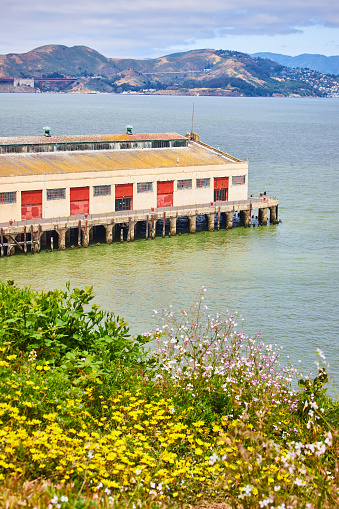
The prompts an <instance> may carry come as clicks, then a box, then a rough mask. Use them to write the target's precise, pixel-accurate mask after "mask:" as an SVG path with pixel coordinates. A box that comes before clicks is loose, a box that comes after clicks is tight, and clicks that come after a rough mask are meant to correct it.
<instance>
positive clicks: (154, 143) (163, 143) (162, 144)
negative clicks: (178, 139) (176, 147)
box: [152, 140, 170, 148]
mask: <svg viewBox="0 0 339 509" xmlns="http://www.w3.org/2000/svg"><path fill="white" fill-rule="evenodd" d="M169 146H170V142H169V141H168V140H156V141H152V148H165V147H169Z"/></svg>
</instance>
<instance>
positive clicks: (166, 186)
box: [157, 180, 173, 207]
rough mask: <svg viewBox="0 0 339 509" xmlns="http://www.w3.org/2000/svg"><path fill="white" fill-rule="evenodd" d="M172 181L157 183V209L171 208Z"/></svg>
mask: <svg viewBox="0 0 339 509" xmlns="http://www.w3.org/2000/svg"><path fill="white" fill-rule="evenodd" d="M172 205H173V180H167V181H165V182H158V183H157V207H172Z"/></svg>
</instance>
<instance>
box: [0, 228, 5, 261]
mask: <svg viewBox="0 0 339 509" xmlns="http://www.w3.org/2000/svg"><path fill="white" fill-rule="evenodd" d="M3 255H4V231H3V229H2V228H1V230H0V256H1V258H2V257H3Z"/></svg>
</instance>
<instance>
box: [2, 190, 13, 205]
mask: <svg viewBox="0 0 339 509" xmlns="http://www.w3.org/2000/svg"><path fill="white" fill-rule="evenodd" d="M2 203H16V192H15V191H14V192H11V193H0V205H1V204H2Z"/></svg>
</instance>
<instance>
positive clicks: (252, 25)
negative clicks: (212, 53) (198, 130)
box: [0, 0, 339, 58]
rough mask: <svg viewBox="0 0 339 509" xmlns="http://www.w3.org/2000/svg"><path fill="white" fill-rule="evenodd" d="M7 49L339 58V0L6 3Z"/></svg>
mask: <svg viewBox="0 0 339 509" xmlns="http://www.w3.org/2000/svg"><path fill="white" fill-rule="evenodd" d="M0 6H1V31H0V54H4V53H23V52H26V51H29V50H31V49H33V48H36V47H38V46H43V45H45V44H65V45H66V46H74V45H84V46H89V47H91V48H93V49H96V50H97V51H99V52H100V53H103V54H104V55H105V56H107V57H131V58H150V57H158V56H162V55H166V54H169V53H174V52H177V51H187V50H190V49H197V48H214V49H232V50H237V51H243V52H245V53H254V52H257V51H271V52H275V53H284V54H286V55H292V56H294V55H299V54H301V53H320V54H323V55H339V1H338V0H204V1H202V0H180V1H178V0H167V1H164V0H119V1H117V0H95V1H94V0H55V1H50V0H0Z"/></svg>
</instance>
